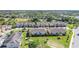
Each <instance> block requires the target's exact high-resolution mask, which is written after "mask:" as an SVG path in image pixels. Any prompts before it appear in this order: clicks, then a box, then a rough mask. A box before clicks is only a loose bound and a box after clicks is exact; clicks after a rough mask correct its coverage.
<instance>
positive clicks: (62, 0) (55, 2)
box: [0, 0, 79, 10]
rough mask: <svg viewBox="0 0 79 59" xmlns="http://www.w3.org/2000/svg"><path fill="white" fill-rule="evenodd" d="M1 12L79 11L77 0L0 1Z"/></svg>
mask: <svg viewBox="0 0 79 59" xmlns="http://www.w3.org/2000/svg"><path fill="white" fill-rule="evenodd" d="M0 9H1V10H24V9H25V10H79V1H78V0H0Z"/></svg>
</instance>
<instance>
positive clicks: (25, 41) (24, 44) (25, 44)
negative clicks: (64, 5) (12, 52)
mask: <svg viewBox="0 0 79 59" xmlns="http://www.w3.org/2000/svg"><path fill="white" fill-rule="evenodd" d="M20 47H21V48H28V41H27V40H26V32H23V33H22V41H21V45H20Z"/></svg>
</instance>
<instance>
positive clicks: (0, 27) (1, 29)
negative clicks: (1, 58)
mask: <svg viewBox="0 0 79 59" xmlns="http://www.w3.org/2000/svg"><path fill="white" fill-rule="evenodd" d="M11 29H12V25H0V32H5V31H7V30H11Z"/></svg>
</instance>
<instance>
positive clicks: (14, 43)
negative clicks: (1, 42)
mask: <svg viewBox="0 0 79 59" xmlns="http://www.w3.org/2000/svg"><path fill="white" fill-rule="evenodd" d="M21 34H22V33H21V32H16V33H15V34H14V35H13V36H12V37H11V39H10V41H9V42H8V43H7V44H6V47H7V48H18V47H19V46H20V41H21V37H22V36H21Z"/></svg>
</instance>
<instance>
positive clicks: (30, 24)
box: [16, 21, 67, 28]
mask: <svg viewBox="0 0 79 59" xmlns="http://www.w3.org/2000/svg"><path fill="white" fill-rule="evenodd" d="M66 25H67V24H66V23H64V22H60V21H58V22H36V23H34V22H25V23H17V24H16V27H17V28H22V27H66Z"/></svg>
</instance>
